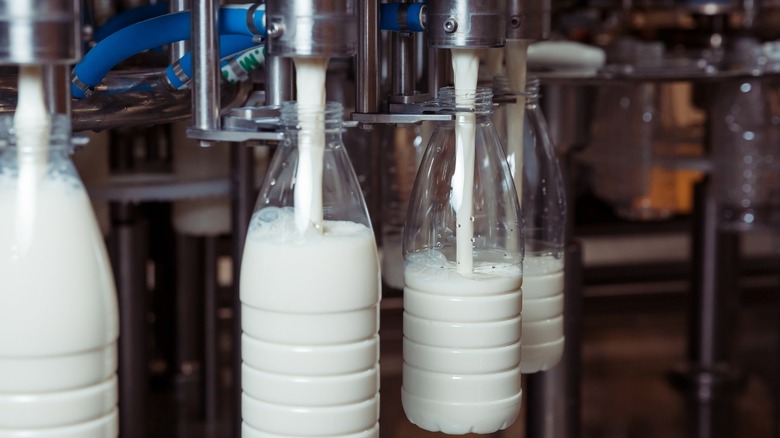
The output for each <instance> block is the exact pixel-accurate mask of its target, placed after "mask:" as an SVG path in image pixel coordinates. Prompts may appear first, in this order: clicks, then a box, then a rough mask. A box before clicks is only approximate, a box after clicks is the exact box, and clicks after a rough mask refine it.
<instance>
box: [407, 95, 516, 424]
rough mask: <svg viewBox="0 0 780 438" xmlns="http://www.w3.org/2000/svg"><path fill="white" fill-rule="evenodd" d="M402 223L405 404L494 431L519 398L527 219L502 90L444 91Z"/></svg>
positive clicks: (422, 415)
mask: <svg viewBox="0 0 780 438" xmlns="http://www.w3.org/2000/svg"><path fill="white" fill-rule="evenodd" d="M439 99H440V100H439V104H440V106H441V107H442V111H443V112H449V113H452V114H453V115H454V117H455V120H454V122H442V123H440V124H439V125H438V126H437V127H436V130H435V131H434V133H433V136H432V138H431V140H430V142H429V144H428V146H427V149H426V151H425V154H424V156H423V159H422V164H421V166H420V169H419V171H418V173H417V178H416V181H415V184H414V188H413V190H412V196H411V200H410V204H409V210H408V215H407V220H406V224H405V227H404V240H403V253H404V260H405V267H404V283H405V288H404V315H403V333H404V339H403V357H404V364H403V386H402V403H403V408H404V411H405V413H406V416H407V417H408V418H409V420H410V421H411V422H412V423H414V424H416V425H418V426H420V427H421V428H423V429H426V430H429V431H441V432H444V433H449V434H465V433H470V432H475V433H492V432H495V431H498V430H501V429H504V428H506V427H508V426H509V425H511V424H512V423H513V422H514V420H515V419H516V418H517V415H518V412H519V409H520V401H521V394H522V391H521V387H520V333H521V320H520V311H521V304H522V292H521V286H522V283H523V270H522V262H523V228H522V227H523V224H522V220H521V211H520V206H519V202H518V198H517V193H516V192H515V187H514V184H513V183H512V176H511V174H510V171H509V166H508V164H507V159H506V155H505V153H504V150H503V149H502V147H501V144H500V142H499V138H498V135H497V133H496V131H495V128H494V127H493V125H492V123H491V113H492V107H493V105H492V92H491V91H490V90H488V89H482V88H478V89H476V91H474V90H472V91H471V92H466V93H460V92H455V90H454V89H453V88H445V89H442V90H441V92H440V95H439Z"/></svg>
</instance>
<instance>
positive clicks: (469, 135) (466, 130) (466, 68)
mask: <svg viewBox="0 0 780 438" xmlns="http://www.w3.org/2000/svg"><path fill="white" fill-rule="evenodd" d="M452 70H453V72H454V76H455V106H456V108H460V107H472V108H473V107H474V102H475V95H476V92H477V79H478V74H479V51H478V50H477V49H452ZM476 133H477V118H476V114H474V112H461V113H456V120H455V172H454V174H453V176H452V202H453V209H454V210H455V211H456V212H457V213H456V214H457V227H458V229H457V231H456V233H455V237H456V239H457V261H458V272H460V273H461V274H468V273H470V272H471V270H472V268H473V264H474V259H473V257H474V256H473V254H472V250H473V245H472V241H471V239H472V238H473V237H474V223H473V222H472V220H471V218H472V217H473V216H474V156H475V143H476Z"/></svg>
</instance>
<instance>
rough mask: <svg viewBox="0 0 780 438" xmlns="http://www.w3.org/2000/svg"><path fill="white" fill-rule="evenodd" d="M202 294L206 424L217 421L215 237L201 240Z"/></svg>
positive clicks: (217, 364)
mask: <svg viewBox="0 0 780 438" xmlns="http://www.w3.org/2000/svg"><path fill="white" fill-rule="evenodd" d="M203 246H204V248H203V261H204V269H203V294H204V307H203V309H204V313H205V315H204V317H203V321H204V332H205V337H204V340H205V343H206V345H205V354H204V357H205V360H204V362H205V364H204V365H205V370H206V373H205V387H204V395H205V400H206V403H205V411H206V424H209V425H212V424H214V423H215V422H216V421H217V414H218V410H217V406H218V402H217V398H218V396H219V394H218V389H219V388H218V384H217V376H218V374H219V370H218V368H217V367H218V366H219V363H218V362H219V360H218V359H219V354H218V350H217V237H216V236H206V237H204V238H203Z"/></svg>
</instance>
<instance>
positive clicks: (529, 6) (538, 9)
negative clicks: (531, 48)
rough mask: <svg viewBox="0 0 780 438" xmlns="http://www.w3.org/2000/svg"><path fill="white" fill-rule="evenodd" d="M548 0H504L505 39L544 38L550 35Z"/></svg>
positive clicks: (534, 39) (531, 39)
mask: <svg viewBox="0 0 780 438" xmlns="http://www.w3.org/2000/svg"><path fill="white" fill-rule="evenodd" d="M550 8H551V1H550V0H506V39H507V40H529V41H539V40H546V39H547V38H549V37H550Z"/></svg>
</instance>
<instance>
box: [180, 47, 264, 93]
mask: <svg viewBox="0 0 780 438" xmlns="http://www.w3.org/2000/svg"><path fill="white" fill-rule="evenodd" d="M256 45H257V43H255V42H253V41H252V38H251V37H248V36H246V35H222V36H220V37H219V57H220V58H225V57H227V56H231V55H233V54H236V53H238V52H243V51H244V50H246V49H248V48H250V47H253V46H256ZM177 65H178V66H179V68H180V69H181V71H180V72H179V73H178V74H177V72H176V66H177ZM165 77H166V78H167V79H168V82H169V83H170V85H171V86H172V87H173V88H175V89H177V90H180V89H182V88H184V86H185V85H187V83H188V82H189V80H190V78H191V77H192V53H190V52H187V53H186V54H185V55H184V56H182V57H181V58H180V59H179V60H178V61H177V62H175V63H173V64H171V65H169V66H168V68H167V69H165Z"/></svg>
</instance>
